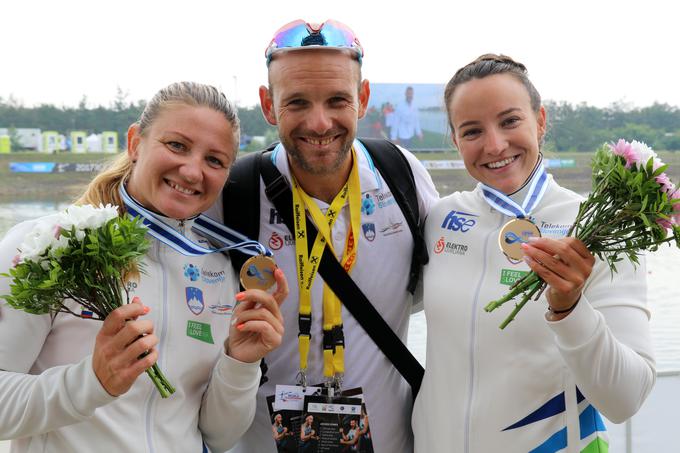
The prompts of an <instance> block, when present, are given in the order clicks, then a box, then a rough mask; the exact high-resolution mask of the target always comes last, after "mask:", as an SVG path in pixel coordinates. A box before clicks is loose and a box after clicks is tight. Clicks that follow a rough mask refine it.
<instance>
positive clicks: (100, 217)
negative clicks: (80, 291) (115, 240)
mask: <svg viewBox="0 0 680 453" xmlns="http://www.w3.org/2000/svg"><path fill="white" fill-rule="evenodd" d="M117 216H118V206H112V205H110V204H107V205H106V206H103V205H99V207H98V208H95V207H94V206H92V205H84V206H75V205H73V206H69V207H68V208H66V210H65V211H63V212H60V213H59V214H57V215H56V216H51V217H47V218H43V219H41V220H40V221H39V222H38V223H36V224H35V226H34V227H33V229H32V230H31V232H30V233H28V234H27V235H26V237H24V241H23V242H22V243H21V245H20V246H19V260H20V262H23V261H35V262H38V261H40V257H41V256H43V255H44V254H45V252H46V251H48V250H49V255H50V256H53V257H54V256H55V255H56V251H57V250H58V249H65V248H66V247H68V239H67V238H66V237H64V236H62V235H61V234H60V232H61V230H62V229H63V230H70V229H71V227H75V229H76V233H75V238H76V239H77V240H78V241H82V240H83V239H85V231H84V230H85V229H87V228H99V227H100V226H102V225H104V224H105V223H106V222H108V221H109V220H111V219H113V218H116V217H117Z"/></svg>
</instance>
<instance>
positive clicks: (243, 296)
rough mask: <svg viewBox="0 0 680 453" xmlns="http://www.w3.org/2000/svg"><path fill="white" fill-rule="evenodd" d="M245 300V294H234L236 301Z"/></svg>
mask: <svg viewBox="0 0 680 453" xmlns="http://www.w3.org/2000/svg"><path fill="white" fill-rule="evenodd" d="M245 298H246V294H245V293H243V292H240V293H237V294H236V300H238V301H242V300H243V299H245Z"/></svg>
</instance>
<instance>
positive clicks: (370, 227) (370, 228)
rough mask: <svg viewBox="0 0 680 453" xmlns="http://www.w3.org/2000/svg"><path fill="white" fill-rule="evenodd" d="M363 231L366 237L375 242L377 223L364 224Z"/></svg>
mask: <svg viewBox="0 0 680 453" xmlns="http://www.w3.org/2000/svg"><path fill="white" fill-rule="evenodd" d="M361 231H363V233H364V237H365V238H366V240H367V241H369V242H373V239H375V223H364V224H362V225H361Z"/></svg>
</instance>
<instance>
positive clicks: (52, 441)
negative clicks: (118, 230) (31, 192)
mask: <svg viewBox="0 0 680 453" xmlns="http://www.w3.org/2000/svg"><path fill="white" fill-rule="evenodd" d="M173 222H174V223H173ZM34 223H35V222H34V221H30V222H24V223H21V224H19V225H17V226H16V227H14V228H13V229H12V230H10V231H9V232H8V233H7V235H6V236H5V237H4V239H3V240H2V242H0V272H5V271H6V270H7V269H8V268H9V267H10V265H11V260H12V258H13V257H14V255H16V253H17V247H18V246H19V244H20V243H21V241H22V239H23V237H24V236H25V234H26V233H27V232H28V231H30V230H31V228H32V226H33V225H34ZM168 223H169V224H171V225H172V226H175V227H178V224H177V222H176V221H172V222H171V221H168ZM190 227H191V222H190V221H187V222H186V223H185V225H184V229H185V231H186V234H187V236H188V237H191V238H192V239H193V240H194V241H199V242H204V240H203V239H202V238H199V237H197V236H195V235H193V233H191V231H190ZM151 241H152V246H151V248H150V250H149V252H148V253H147V256H146V258H145V260H144V271H145V273H144V274H142V277H141V280H140V282H139V283H138V284H137V285H136V287H132V288H131V290H132V292H131V297H132V296H135V295H136V296H139V297H140V298H141V300H142V302H143V303H144V304H145V305H147V306H149V307H151V311H150V312H149V314H148V315H146V316H145V317H144V319H150V320H152V321H153V324H154V329H155V334H156V335H157V336H158V337H159V339H160V343H159V344H158V346H157V348H158V351H159V361H158V365H159V366H160V368H161V370H162V371H163V373H164V374H165V376H166V377H167V378H168V380H169V381H170V382H171V383H172V385H173V386H174V387H175V388H176V392H175V393H174V394H173V395H171V396H170V397H169V398H167V399H162V398H160V395H159V394H158V392H157V390H156V388H155V387H154V386H153V384H152V382H151V380H150V379H149V377H148V376H147V375H146V374H145V373H143V374H142V375H140V376H139V377H138V378H137V380H136V381H135V383H134V385H133V386H132V388H131V389H130V390H129V391H128V392H127V393H125V394H124V395H122V396H120V397H118V398H114V397H112V396H110V395H109V394H108V393H107V392H106V391H105V390H104V388H103V387H102V386H101V384H100V383H99V381H98V379H97V377H96V376H95V374H94V371H93V369H92V352H93V349H94V343H95V337H96V335H97V333H98V331H99V329H100V328H101V326H102V323H101V322H100V321H98V320H91V319H80V318H77V317H75V316H72V315H66V314H59V315H57V316H56V317H55V318H54V319H52V318H51V317H50V316H49V315H40V316H39V315H30V314H26V313H24V312H21V311H17V310H14V309H12V308H11V307H9V306H8V305H7V304H6V303H5V301H4V300H3V301H0V370H2V371H0V439H17V440H15V441H13V442H12V452H46V453H47V452H60V453H63V452H92V451H100V452H148V453H152V452H158V453H167V452H188V453H189V452H195V453H200V452H201V451H203V442H205V444H206V445H207V446H208V447H209V448H210V449H211V451H212V452H213V453H217V452H221V451H224V450H226V449H228V448H229V447H230V446H231V445H232V444H233V443H234V442H235V441H236V440H237V439H238V438H239V437H240V436H241V434H242V433H243V432H244V431H245V430H246V429H247V428H248V426H249V425H250V423H251V421H252V417H253V415H254V412H255V394H256V392H257V388H258V384H259V377H260V370H259V366H258V364H257V363H255V364H245V363H241V362H238V361H236V360H233V359H231V358H230V357H228V356H226V355H225V353H224V345H223V343H224V341H225V339H226V337H227V335H228V332H229V323H230V318H231V313H232V309H233V305H234V294H235V289H236V288H238V287H237V286H236V281H235V278H234V276H233V272H232V270H231V265H230V264H229V262H228V260H227V258H225V257H224V256H222V255H221V254H213V255H208V256H203V257H185V256H182V255H180V254H179V253H177V252H175V251H173V250H172V249H170V248H169V247H168V246H166V245H164V244H161V243H159V242H158V241H156V240H154V239H151ZM9 283H10V279H9V278H7V277H0V294H9ZM133 286H134V285H133ZM74 309H75V310H77V312H80V306H77V307H75V304H74Z"/></svg>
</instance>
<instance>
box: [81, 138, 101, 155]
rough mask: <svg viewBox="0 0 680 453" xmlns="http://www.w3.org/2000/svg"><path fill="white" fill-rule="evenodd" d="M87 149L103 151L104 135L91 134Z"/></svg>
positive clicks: (96, 151) (97, 151)
mask: <svg viewBox="0 0 680 453" xmlns="http://www.w3.org/2000/svg"><path fill="white" fill-rule="evenodd" d="M85 141H86V142H87V150H88V151H89V152H91V153H101V152H102V137H101V135H97V134H90V135H89V136H88V137H87V139H85Z"/></svg>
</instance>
